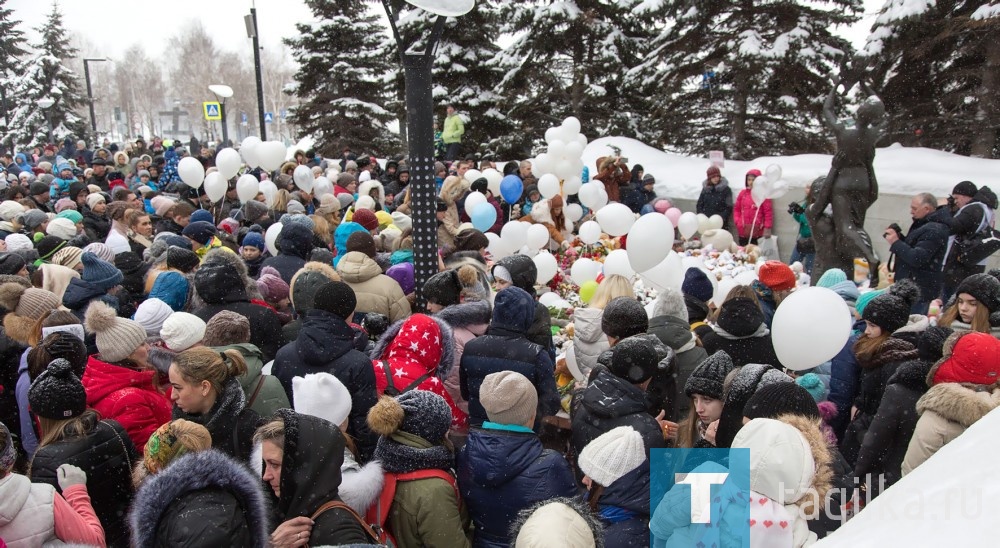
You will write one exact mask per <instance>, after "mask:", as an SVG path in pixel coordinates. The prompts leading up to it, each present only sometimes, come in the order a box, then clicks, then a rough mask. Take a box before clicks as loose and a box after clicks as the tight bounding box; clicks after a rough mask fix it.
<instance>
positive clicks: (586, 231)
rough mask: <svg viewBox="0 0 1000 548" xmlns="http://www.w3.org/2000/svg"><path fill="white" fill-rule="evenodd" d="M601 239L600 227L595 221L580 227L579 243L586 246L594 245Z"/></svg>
mask: <svg viewBox="0 0 1000 548" xmlns="http://www.w3.org/2000/svg"><path fill="white" fill-rule="evenodd" d="M600 239H601V225H599V224H598V223H597V221H587V222H585V223H583V224H582V225H580V241H581V242H583V243H585V244H587V245H593V244H596V243H597V242H598V241H599V240H600Z"/></svg>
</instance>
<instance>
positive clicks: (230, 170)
mask: <svg viewBox="0 0 1000 548" xmlns="http://www.w3.org/2000/svg"><path fill="white" fill-rule="evenodd" d="M242 164H243V161H242V160H241V159H240V153H239V152H236V151H235V150H233V149H231V148H224V149H222V150H220V151H219V154H217V155H216V156H215V167H217V168H219V173H221V174H222V178H223V179H227V180H228V179H232V178H233V177H236V174H237V173H239V172H240V166H241V165H242Z"/></svg>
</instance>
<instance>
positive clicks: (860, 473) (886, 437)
mask: <svg viewBox="0 0 1000 548" xmlns="http://www.w3.org/2000/svg"><path fill="white" fill-rule="evenodd" d="M931 365H933V364H932V363H930V362H925V361H920V360H912V361H908V362H903V363H901V364H900V365H899V367H897V368H896V372H895V373H893V375H892V377H890V378H889V382H888V386H886V388H885V393H884V394H882V402H881V403H880V404H879V406H878V411H877V412H876V413H875V417H874V418H872V421H871V425H870V426H869V427H868V431H867V432H866V433H865V437H864V440H863V441H862V442H861V450H860V452H859V453H858V462H857V464H856V465H855V466H854V475H855V477H857V478H861V480H862V481H864V476H865V475H867V474H871V475H872V476H877V475H879V474H884V475H885V486H886V487H889V486H891V485H892V484H894V483H896V482H897V481H899V479H900V478H901V477H902V474H901V472H900V468H901V467H902V465H903V457H905V456H906V449H907V447H909V445H910V438H911V437H912V436H913V431H914V430H916V428H917V419H919V418H920V416H919V415H918V414H917V400H919V399H920V396H923V395H924V393H926V392H927V373H928V372H930V369H931ZM874 482H876V483H877V480H874Z"/></svg>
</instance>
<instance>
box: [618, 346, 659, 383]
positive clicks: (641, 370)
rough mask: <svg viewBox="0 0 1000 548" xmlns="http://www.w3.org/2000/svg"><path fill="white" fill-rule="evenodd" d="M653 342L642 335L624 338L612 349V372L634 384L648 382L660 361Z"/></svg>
mask: <svg viewBox="0 0 1000 548" xmlns="http://www.w3.org/2000/svg"><path fill="white" fill-rule="evenodd" d="M659 361H660V360H659V357H658V356H657V355H656V348H655V347H654V346H653V343H652V342H650V341H648V340H646V339H644V338H640V337H629V338H627V339H622V340H621V341H620V342H619V343H618V344H616V345H615V347H614V348H612V349H611V366H610V367H609V368H608V370H609V371H611V373H612V374H613V375H614V376H616V377H619V378H622V379H625V380H627V381H628V382H630V383H632V384H641V383H643V382H646V381H647V380H649V379H650V378H652V377H653V375H654V374H655V373H656V366H657V364H658V363H659Z"/></svg>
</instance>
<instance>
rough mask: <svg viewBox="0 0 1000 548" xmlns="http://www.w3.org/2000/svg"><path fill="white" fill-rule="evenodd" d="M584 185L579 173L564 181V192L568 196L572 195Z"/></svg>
mask: <svg viewBox="0 0 1000 548" xmlns="http://www.w3.org/2000/svg"><path fill="white" fill-rule="evenodd" d="M582 187H583V181H582V180H581V179H580V176H579V175H574V176H572V177H570V178H569V179H566V180H565V181H563V187H562V193H563V194H565V195H566V196H570V195H573V194H576V193H577V192H580V188H582Z"/></svg>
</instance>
